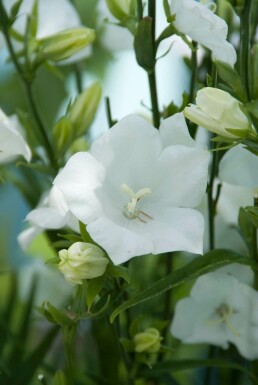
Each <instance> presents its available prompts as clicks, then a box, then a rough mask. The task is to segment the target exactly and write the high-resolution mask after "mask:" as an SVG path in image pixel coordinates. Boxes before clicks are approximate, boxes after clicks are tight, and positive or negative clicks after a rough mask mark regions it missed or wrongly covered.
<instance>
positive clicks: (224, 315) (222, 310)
mask: <svg viewBox="0 0 258 385" xmlns="http://www.w3.org/2000/svg"><path fill="white" fill-rule="evenodd" d="M215 313H216V314H217V315H218V316H219V318H218V319H216V320H212V321H211V320H210V321H208V323H209V325H211V326H215V325H220V324H224V325H226V326H227V328H228V329H229V330H230V331H231V332H232V333H233V334H234V335H235V336H237V337H240V336H241V334H240V333H239V331H238V330H237V329H236V328H235V327H234V326H233V325H232V323H231V322H230V318H231V317H232V315H234V314H235V313H237V311H236V310H234V309H233V308H232V306H230V305H228V304H226V303H222V304H221V305H220V306H219V307H217V308H216V309H215Z"/></svg>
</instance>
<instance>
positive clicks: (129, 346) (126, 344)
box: [119, 337, 134, 353]
mask: <svg viewBox="0 0 258 385" xmlns="http://www.w3.org/2000/svg"><path fill="white" fill-rule="evenodd" d="M119 341H120V343H121V345H122V346H123V348H124V350H125V351H126V352H127V353H133V352H134V342H133V341H132V340H129V339H128V338H123V337H121V338H119Z"/></svg>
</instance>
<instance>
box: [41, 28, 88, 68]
mask: <svg viewBox="0 0 258 385" xmlns="http://www.w3.org/2000/svg"><path fill="white" fill-rule="evenodd" d="M94 39H95V31H94V30H93V29H90V28H86V27H81V28H73V29H66V30H64V31H61V32H58V33H56V34H54V35H51V36H47V37H45V38H42V39H39V40H38V47H39V52H40V53H41V54H42V55H43V56H44V57H45V58H46V59H49V60H53V61H60V60H64V59H67V58H69V57H71V56H72V55H74V54H75V53H77V52H78V51H80V50H81V49H82V48H84V47H86V46H87V45H89V44H90V43H92V41H93V40H94Z"/></svg>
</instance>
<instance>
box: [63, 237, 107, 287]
mask: <svg viewBox="0 0 258 385" xmlns="http://www.w3.org/2000/svg"><path fill="white" fill-rule="evenodd" d="M58 254H59V257H60V259H61V261H60V262H59V265H58V267H59V270H60V271H61V272H62V273H63V274H64V277H65V279H66V280H67V282H69V283H70V284H72V285H75V284H77V285H81V284H82V283H83V280H84V279H92V278H96V277H100V276H101V275H103V274H104V273H105V270H106V267H107V265H108V262H109V261H108V259H107V258H106V257H105V256H104V252H103V251H102V250H101V248H100V247H98V246H95V245H92V244H90V243H84V242H76V243H74V244H72V246H70V247H69V249H68V250H66V249H63V250H60V251H59V253H58Z"/></svg>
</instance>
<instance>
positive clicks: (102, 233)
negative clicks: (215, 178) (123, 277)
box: [54, 114, 209, 264]
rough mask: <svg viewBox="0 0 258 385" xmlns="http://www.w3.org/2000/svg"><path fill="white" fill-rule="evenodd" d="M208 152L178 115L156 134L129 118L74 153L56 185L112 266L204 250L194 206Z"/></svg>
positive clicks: (135, 118)
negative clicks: (88, 147) (141, 258)
mask: <svg viewBox="0 0 258 385" xmlns="http://www.w3.org/2000/svg"><path fill="white" fill-rule="evenodd" d="M208 158H209V155H208V152H207V151H205V150H202V149H197V148H195V142H194V141H193V139H192V138H191V137H190V135H189V133H188V131H187V126H186V123H185V121H184V118H183V115H182V114H176V115H174V116H173V117H171V118H168V119H166V120H165V121H163V122H162V124H161V127H160V130H159V131H158V130H157V129H155V128H154V127H152V126H151V125H150V124H149V123H148V122H146V121H145V120H144V119H143V118H141V117H138V116H136V115H129V116H127V117H125V118H124V119H122V120H121V121H119V122H118V123H117V124H116V125H114V126H113V127H112V128H111V129H110V130H109V131H108V132H107V133H106V134H104V135H103V136H102V137H101V138H100V139H98V140H96V141H95V142H94V143H93V145H92V147H91V150H90V152H89V153H86V152H85V153H83V152H81V153H77V154H75V155H73V156H72V157H71V158H70V160H69V161H68V163H67V164H66V166H65V167H64V169H63V170H62V171H61V172H60V174H59V175H58V176H57V177H56V179H55V180H54V184H55V186H56V187H58V188H59V189H60V190H61V191H62V193H63V194H64V197H65V200H66V202H67V204H68V206H69V209H70V210H71V212H72V213H73V214H74V215H75V216H76V217H77V218H78V219H80V220H81V221H82V222H83V223H85V224H87V230H88V232H89V234H90V235H91V237H92V238H93V239H94V241H95V242H97V243H98V244H99V245H100V246H102V247H103V248H104V249H105V250H106V251H107V253H108V254H109V257H110V258H111V259H112V261H113V262H114V264H120V263H122V262H125V261H127V260H129V259H130V258H132V257H134V256H138V255H143V254H148V253H153V254H159V253H165V252H168V251H175V250H184V251H188V252H192V253H202V248H203V231H204V221H203V217H202V215H201V214H200V213H199V212H198V211H197V210H194V207H196V206H198V204H199V203H200V201H201V199H202V197H203V195H204V192H205V189H206V184H207V168H208Z"/></svg>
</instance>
